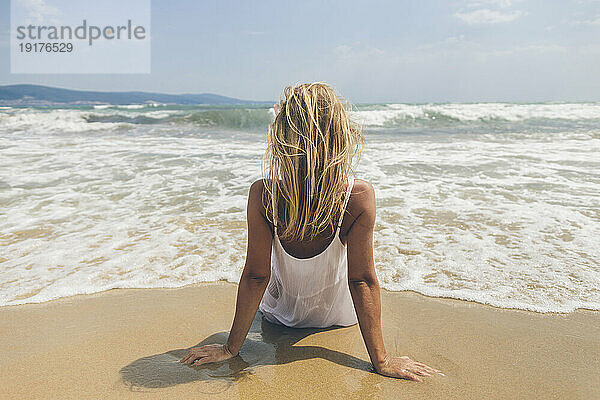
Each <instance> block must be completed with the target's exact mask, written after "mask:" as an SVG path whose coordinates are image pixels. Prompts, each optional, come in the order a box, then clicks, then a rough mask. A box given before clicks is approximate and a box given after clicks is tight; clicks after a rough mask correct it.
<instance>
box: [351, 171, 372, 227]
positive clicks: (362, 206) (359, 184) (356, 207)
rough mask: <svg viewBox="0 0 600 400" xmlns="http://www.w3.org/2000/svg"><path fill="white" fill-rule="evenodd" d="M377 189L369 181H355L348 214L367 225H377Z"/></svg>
mask: <svg viewBox="0 0 600 400" xmlns="http://www.w3.org/2000/svg"><path fill="white" fill-rule="evenodd" d="M375 204H376V201H375V189H374V188H373V185H371V183H370V182H369V181H366V180H364V179H355V180H354V187H353V188H352V194H351V195H350V200H349V201H348V212H349V213H350V214H351V215H352V216H353V217H354V219H355V221H357V222H360V223H362V224H366V225H373V224H374V223H375V214H376V206H375Z"/></svg>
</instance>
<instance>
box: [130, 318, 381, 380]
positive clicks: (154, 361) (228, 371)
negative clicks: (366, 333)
mask: <svg viewBox="0 0 600 400" xmlns="http://www.w3.org/2000/svg"><path fill="white" fill-rule="evenodd" d="M332 329H339V328H338V327H331V328H324V329H317V328H302V329H297V328H288V327H285V326H282V325H275V324H272V323H270V322H268V321H267V320H266V319H265V318H264V317H263V316H262V314H261V313H260V312H257V313H256V315H255V317H254V321H253V322H252V326H251V327H250V331H249V332H248V336H247V338H246V341H245V342H244V345H243V346H242V349H241V351H240V354H239V355H238V356H237V357H234V358H232V359H230V360H227V361H224V362H222V363H216V364H204V365H199V366H188V365H185V364H182V363H180V362H179V360H180V359H181V358H183V356H184V355H185V354H186V353H187V351H188V349H176V350H171V351H168V352H166V353H162V354H155V355H152V356H148V357H143V358H140V359H138V360H135V361H134V362H132V363H131V364H129V365H127V366H125V367H123V368H121V370H120V371H119V372H120V374H121V378H122V379H123V381H124V383H125V384H126V385H128V386H129V387H130V389H131V390H136V389H137V390H140V389H142V390H143V388H147V389H155V388H165V387H170V386H174V385H179V384H183V383H189V382H194V381H200V380H211V381H214V380H216V379H219V380H221V381H225V383H226V384H227V386H229V385H230V384H233V383H234V382H236V381H237V380H239V379H241V378H243V377H244V376H246V375H247V374H248V373H250V372H249V371H248V369H249V367H250V368H251V367H255V366H259V365H275V364H287V363H291V362H294V361H297V360H307V359H311V358H322V359H326V360H329V361H331V362H334V363H336V364H339V365H342V366H345V367H349V368H355V369H359V370H363V371H372V366H371V363H369V362H366V361H363V360H361V359H359V358H356V357H353V356H351V355H348V354H344V353H340V352H338V351H334V350H329V349H326V348H324V347H320V346H295V345H294V344H295V343H297V342H299V341H300V340H302V339H303V338H305V337H307V336H309V335H312V334H315V333H318V332H325V331H329V330H332ZM227 336H228V332H219V333H215V334H213V335H211V336H209V337H208V338H206V339H205V340H203V341H202V342H200V343H198V344H197V345H196V346H194V347H197V346H203V345H206V344H213V343H225V341H226V340H227Z"/></svg>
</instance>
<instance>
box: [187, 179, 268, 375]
mask: <svg viewBox="0 0 600 400" xmlns="http://www.w3.org/2000/svg"><path fill="white" fill-rule="evenodd" d="M263 187H264V186H263V181H262V180H260V181H256V182H254V183H253V184H252V186H250V193H249V195H248V208H247V219H248V250H247V254H246V264H245V265H244V271H243V272H242V276H241V278H240V283H239V285H238V291H237V301H236V305H235V317H234V318H233V324H232V326H231V331H230V332H229V338H228V339H227V343H226V344H225V345H221V344H211V345H207V346H202V347H194V348H191V349H190V350H189V351H188V353H187V354H186V356H185V357H183V358H182V359H181V360H180V362H182V363H185V364H189V365H192V364H193V365H200V364H206V363H209V362H218V361H223V360H227V359H228V358H232V357H235V356H236V355H237V354H238V353H239V351H240V348H241V347H242V343H244V339H246V335H247V334H248V330H250V325H252V321H253V320H254V315H255V314H256V311H257V310H258V305H259V303H260V300H261V299H262V296H263V294H264V293H265V289H266V288H267V285H268V284H269V279H270V277H271V245H272V240H273V236H272V233H271V228H270V225H269V222H268V221H267V219H266V218H265V216H264V207H263V203H262V195H263Z"/></svg>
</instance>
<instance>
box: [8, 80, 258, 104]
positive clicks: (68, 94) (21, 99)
mask: <svg viewBox="0 0 600 400" xmlns="http://www.w3.org/2000/svg"><path fill="white" fill-rule="evenodd" d="M144 103H165V104H212V105H236V104H260V103H266V102H261V101H248V100H240V99H234V98H231V97H225V96H219V95H217V94H211V93H201V94H164V93H147V92H92V91H83V90H69V89H60V88H54V87H49V86H38V85H7V86H0V105H2V104H3V105H9V106H10V105H52V104H71V105H76V104H83V105H85V104H117V105H122V104H144Z"/></svg>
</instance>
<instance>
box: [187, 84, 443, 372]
mask: <svg viewBox="0 0 600 400" xmlns="http://www.w3.org/2000/svg"><path fill="white" fill-rule="evenodd" d="M267 142H268V143H267V153H266V155H265V158H264V160H267V161H268V164H269V168H268V171H267V173H266V174H265V175H267V176H268V179H262V180H259V181H257V182H254V183H253V184H252V186H251V187H250V193H249V198H248V209H247V218H248V251H247V256H246V264H245V266H244V271H243V272H242V276H241V278H240V283H239V286H238V295H237V302H236V310H235V317H234V320H233V325H232V327H231V331H230V333H229V338H228V340H227V343H226V344H225V345H220V344H213V345H208V346H202V347H196V348H192V349H190V350H189V352H188V353H187V355H186V356H185V357H184V358H182V359H181V360H180V361H181V362H183V363H186V364H190V365H191V364H193V365H199V364H205V363H209V362H218V361H223V360H226V359H229V358H232V357H235V356H236V355H237V354H238V352H239V351H240V348H241V346H242V343H243V341H244V339H245V338H246V335H247V333H248V329H249V328H250V325H251V323H252V320H253V318H254V315H255V314H256V312H257V309H258V310H260V311H261V312H262V314H263V316H264V317H265V318H266V319H267V321H269V322H272V323H276V324H277V323H278V324H283V325H286V326H290V327H319V328H320V327H328V326H334V325H340V326H349V325H354V324H356V323H357V322H358V323H359V325H360V330H361V333H362V336H363V339H364V341H365V345H366V347H367V350H368V352H369V356H370V358H371V362H372V363H373V366H374V367H375V370H376V371H377V372H378V373H380V374H382V375H386V376H391V377H397V378H405V379H411V380H415V381H421V378H420V376H430V375H431V374H433V373H439V372H440V371H438V370H436V369H433V368H431V367H429V366H427V365H425V364H422V363H418V362H415V361H413V360H411V359H410V358H408V357H393V356H390V355H388V354H387V352H386V350H385V347H384V344H383V338H382V334H381V325H380V320H381V303H380V293H379V284H378V281H377V276H376V275H375V268H374V262H373V227H374V224H375V194H374V190H373V187H372V186H371V185H370V184H369V183H368V182H366V181H364V180H360V179H356V180H354V179H353V178H350V172H351V171H352V163H353V159H354V157H355V156H356V155H358V154H360V150H361V148H362V145H363V144H364V139H363V137H362V135H361V133H360V130H359V129H358V127H357V126H356V125H354V124H353V123H352V122H351V121H350V119H349V118H348V115H347V112H346V107H345V105H344V104H343V103H342V102H341V101H340V99H339V98H338V97H337V96H336V95H335V93H334V92H333V90H332V89H331V88H330V87H329V86H327V85H325V84H323V83H311V84H302V85H298V86H295V87H287V88H286V89H285V91H284V98H283V99H282V100H281V102H280V104H279V105H278V106H277V107H276V116H275V120H274V121H273V123H272V124H271V126H270V127H269V133H268V140H267Z"/></svg>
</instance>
